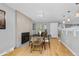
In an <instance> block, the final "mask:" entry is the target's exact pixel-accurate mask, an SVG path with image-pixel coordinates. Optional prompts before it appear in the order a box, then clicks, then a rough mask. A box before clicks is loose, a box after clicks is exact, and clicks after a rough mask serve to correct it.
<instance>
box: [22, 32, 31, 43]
mask: <svg viewBox="0 0 79 59" xmlns="http://www.w3.org/2000/svg"><path fill="white" fill-rule="evenodd" d="M21 38H22V39H21V44H24V43H26V42H28V41H29V39H30V32H23V33H22V34H21Z"/></svg>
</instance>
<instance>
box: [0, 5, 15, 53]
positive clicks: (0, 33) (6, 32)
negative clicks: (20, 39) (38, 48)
mask: <svg viewBox="0 0 79 59" xmlns="http://www.w3.org/2000/svg"><path fill="white" fill-rule="evenodd" d="M0 9H1V10H4V11H6V16H5V20H6V29H0V54H2V53H5V52H6V51H8V50H10V49H11V48H14V47H15V10H13V9H11V8H9V7H7V6H5V5H4V4H0Z"/></svg>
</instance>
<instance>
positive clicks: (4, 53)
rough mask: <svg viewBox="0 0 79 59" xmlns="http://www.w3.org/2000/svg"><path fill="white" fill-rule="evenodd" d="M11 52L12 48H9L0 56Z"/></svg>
mask: <svg viewBox="0 0 79 59" xmlns="http://www.w3.org/2000/svg"><path fill="white" fill-rule="evenodd" d="M13 50H14V48H10V49H9V50H7V51H6V52H3V53H1V54H0V56H2V55H5V54H7V53H8V52H11V51H13Z"/></svg>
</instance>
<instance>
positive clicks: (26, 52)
mask: <svg viewBox="0 0 79 59" xmlns="http://www.w3.org/2000/svg"><path fill="white" fill-rule="evenodd" d="M5 56H73V54H72V53H71V52H70V51H69V50H68V49H67V48H66V47H65V46H64V45H63V44H62V43H61V42H60V41H58V39H51V42H50V48H49V47H48V46H47V48H46V50H43V51H42V54H41V53H40V52H39V51H33V52H32V53H31V52H30V47H29V46H24V47H20V48H16V49H15V50H14V51H12V52H10V53H8V54H6V55H5Z"/></svg>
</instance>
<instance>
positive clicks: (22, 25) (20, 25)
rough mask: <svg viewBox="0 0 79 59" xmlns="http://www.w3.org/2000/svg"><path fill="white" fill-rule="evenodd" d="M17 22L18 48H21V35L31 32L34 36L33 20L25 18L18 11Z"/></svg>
mask: <svg viewBox="0 0 79 59" xmlns="http://www.w3.org/2000/svg"><path fill="white" fill-rule="evenodd" d="M16 20H17V44H16V46H17V47H19V46H21V34H22V33H23V32H30V34H32V20H31V18H29V17H27V16H25V15H24V14H22V13H20V12H18V11H16Z"/></svg>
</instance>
